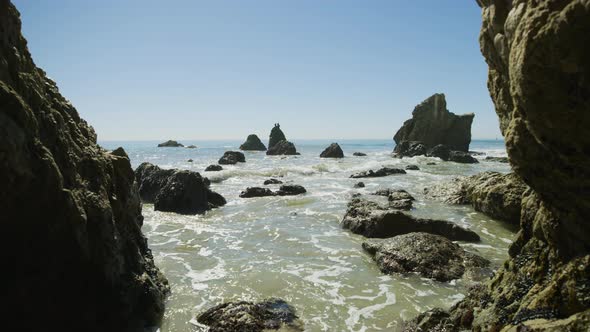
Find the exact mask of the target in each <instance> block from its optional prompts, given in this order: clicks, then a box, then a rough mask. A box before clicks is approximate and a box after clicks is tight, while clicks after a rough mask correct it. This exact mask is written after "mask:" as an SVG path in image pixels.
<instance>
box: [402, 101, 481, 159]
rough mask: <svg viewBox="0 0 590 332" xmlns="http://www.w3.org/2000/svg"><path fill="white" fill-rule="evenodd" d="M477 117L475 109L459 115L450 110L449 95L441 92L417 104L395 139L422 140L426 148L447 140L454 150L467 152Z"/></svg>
mask: <svg viewBox="0 0 590 332" xmlns="http://www.w3.org/2000/svg"><path fill="white" fill-rule="evenodd" d="M473 117H474V114H473V113H469V114H464V115H455V114H454V113H451V112H449V111H448V110H447V102H446V100H445V95H444V94H442V93H437V94H434V95H432V96H431V97H429V98H427V99H426V100H424V101H423V102H422V103H420V104H419V105H418V106H416V107H415V108H414V111H413V112H412V118H411V119H410V120H407V121H406V122H404V124H403V126H402V127H401V128H400V129H399V130H398V132H397V133H396V134H395V136H394V138H393V139H394V140H395V143H396V144H400V143H402V142H404V141H420V142H422V144H424V145H425V147H426V148H431V147H433V146H435V145H437V144H444V145H447V146H448V147H450V148H451V150H458V151H465V152H467V151H468V150H469V143H470V142H471V123H472V122H473ZM422 154H423V153H422Z"/></svg>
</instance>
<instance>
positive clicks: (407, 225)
mask: <svg viewBox="0 0 590 332" xmlns="http://www.w3.org/2000/svg"><path fill="white" fill-rule="evenodd" d="M393 201H395V200H393ZM408 201H410V200H408ZM398 204H401V203H398ZM341 224H342V227H343V228H345V229H349V230H350V231H351V232H353V233H355V234H361V235H363V236H365V237H372V238H387V237H392V236H396V235H401V234H407V233H412V232H427V233H431V234H438V235H442V236H445V237H447V238H449V239H451V240H453V241H470V242H477V241H479V235H477V233H475V232H473V231H470V230H468V229H465V228H463V227H461V226H458V225H457V224H455V223H452V222H448V221H444V220H432V219H420V218H415V217H413V216H411V215H409V214H406V213H404V212H402V211H398V210H394V209H391V208H387V207H382V206H380V205H379V204H378V203H376V202H372V201H368V200H366V199H362V198H353V199H352V200H351V201H350V202H349V203H348V208H347V211H346V214H345V215H344V218H343V219H342V222H341Z"/></svg>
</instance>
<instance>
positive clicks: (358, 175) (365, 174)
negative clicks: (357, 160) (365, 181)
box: [350, 167, 406, 179]
mask: <svg viewBox="0 0 590 332" xmlns="http://www.w3.org/2000/svg"><path fill="white" fill-rule="evenodd" d="M393 174H406V171H404V170H403V169H400V168H389V167H383V168H381V169H379V170H377V171H373V170H369V171H365V172H359V173H355V174H353V175H351V176H350V177H351V178H353V179H357V178H376V177H382V176H388V175H393Z"/></svg>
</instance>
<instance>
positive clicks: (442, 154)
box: [426, 144, 451, 161]
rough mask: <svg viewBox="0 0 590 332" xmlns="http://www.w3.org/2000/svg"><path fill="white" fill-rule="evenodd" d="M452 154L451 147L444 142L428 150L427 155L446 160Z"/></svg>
mask: <svg viewBox="0 0 590 332" xmlns="http://www.w3.org/2000/svg"><path fill="white" fill-rule="evenodd" d="M450 155H451V149H449V147H448V146H446V145H444V144H437V145H435V146H433V147H432V148H430V149H428V151H427V152H426V156H427V157H436V158H440V159H442V160H445V161H447V160H449V157H450Z"/></svg>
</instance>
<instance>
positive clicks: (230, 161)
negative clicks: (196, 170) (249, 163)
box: [217, 151, 246, 165]
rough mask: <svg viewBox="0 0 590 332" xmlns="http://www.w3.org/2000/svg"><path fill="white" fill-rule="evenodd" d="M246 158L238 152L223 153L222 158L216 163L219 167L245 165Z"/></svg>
mask: <svg viewBox="0 0 590 332" xmlns="http://www.w3.org/2000/svg"><path fill="white" fill-rule="evenodd" d="M245 162H246V157H245V156H244V154H243V153H241V152H240V151H225V153H224V154H223V156H222V157H221V158H220V159H219V161H218V162H217V163H219V164H220V165H235V164H237V163H245Z"/></svg>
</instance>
